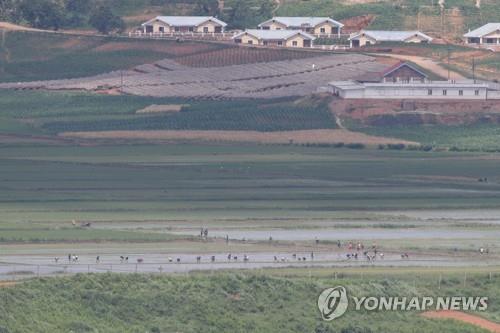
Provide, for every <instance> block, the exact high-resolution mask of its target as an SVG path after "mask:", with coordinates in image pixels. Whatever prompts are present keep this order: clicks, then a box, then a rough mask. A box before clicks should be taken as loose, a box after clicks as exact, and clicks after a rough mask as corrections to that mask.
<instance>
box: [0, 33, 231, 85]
mask: <svg viewBox="0 0 500 333" xmlns="http://www.w3.org/2000/svg"><path fill="white" fill-rule="evenodd" d="M179 47H180V48H182V51H179ZM225 47H227V46H224V45H217V44H206V43H199V42H198V43H189V42H187V43H182V45H178V44H176V42H175V41H166V40H161V41H155V40H136V39H125V38H114V37H97V36H73V35H63V34H52V33H39V32H20V31H11V32H2V33H0V82H12V81H35V80H51V79H67V78H77V77H84V76H91V75H95V74H102V73H106V72H110V71H113V70H121V69H130V68H132V67H134V66H138V65H142V64H145V63H151V62H154V61H158V60H161V59H165V58H174V57H176V56H177V55H179V53H178V52H182V54H180V55H181V56H184V55H190V54H196V53H198V52H199V51H200V50H204V51H208V50H217V49H222V48H225Z"/></svg>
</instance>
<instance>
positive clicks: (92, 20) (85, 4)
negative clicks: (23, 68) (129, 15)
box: [0, 0, 125, 34]
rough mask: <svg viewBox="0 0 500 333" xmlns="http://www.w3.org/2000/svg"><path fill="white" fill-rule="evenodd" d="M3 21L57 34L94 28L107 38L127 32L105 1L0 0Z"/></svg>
mask: <svg viewBox="0 0 500 333" xmlns="http://www.w3.org/2000/svg"><path fill="white" fill-rule="evenodd" d="M0 20H5V21H10V22H14V23H27V24H29V25H30V26H32V27H34V28H39V29H54V30H59V29H61V28H76V27H82V26H92V27H93V28H95V29H96V30H97V31H99V32H101V33H104V34H107V33H110V32H112V31H122V30H124V29H125V24H124V22H123V20H122V19H121V18H120V17H119V16H118V15H116V14H114V13H113V11H112V9H111V7H110V6H109V5H108V4H107V3H106V2H105V1H102V0H0Z"/></svg>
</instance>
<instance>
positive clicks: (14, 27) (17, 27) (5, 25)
mask: <svg viewBox="0 0 500 333" xmlns="http://www.w3.org/2000/svg"><path fill="white" fill-rule="evenodd" d="M0 29H4V30H12V31H43V32H47V31H49V30H40V29H34V28H29V27H24V26H22V25H17V24H14V23H9V22H0ZM49 32H50V31H49Z"/></svg>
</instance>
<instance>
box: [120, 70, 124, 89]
mask: <svg viewBox="0 0 500 333" xmlns="http://www.w3.org/2000/svg"><path fill="white" fill-rule="evenodd" d="M120 94H122V95H123V70H121V71H120Z"/></svg>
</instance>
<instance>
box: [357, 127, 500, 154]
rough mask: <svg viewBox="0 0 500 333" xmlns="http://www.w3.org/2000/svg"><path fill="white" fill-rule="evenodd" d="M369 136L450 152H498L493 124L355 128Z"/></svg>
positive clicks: (499, 144)
mask: <svg viewBox="0 0 500 333" xmlns="http://www.w3.org/2000/svg"><path fill="white" fill-rule="evenodd" d="M355 130H356V131H361V132H363V133H366V134H370V135H379V136H388V137H393V138H399V139H404V140H410V141H417V142H420V143H421V144H423V145H430V146H433V147H438V148H449V149H451V150H471V151H493V152H496V151H499V150H500V128H499V127H498V125H496V124H475V125H457V126H444V125H413V126H412V125H406V126H403V125H392V126H374V127H356V128H355Z"/></svg>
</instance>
